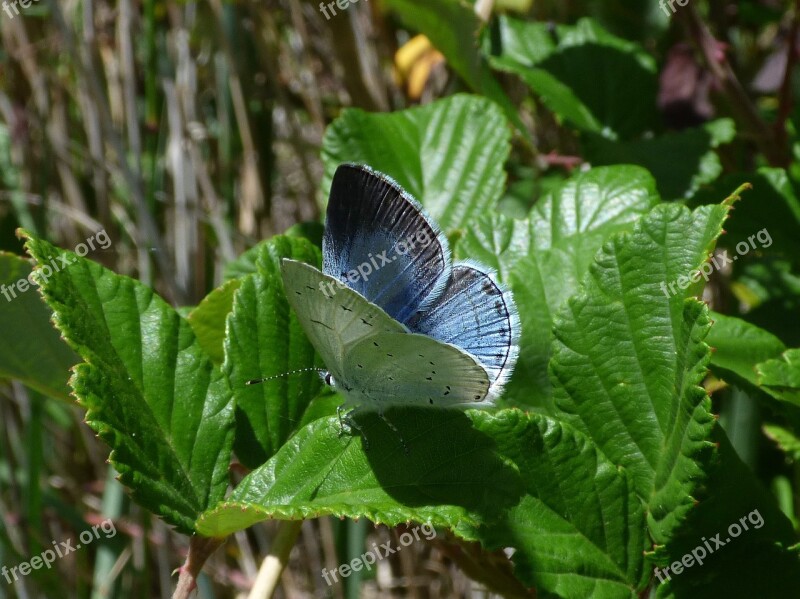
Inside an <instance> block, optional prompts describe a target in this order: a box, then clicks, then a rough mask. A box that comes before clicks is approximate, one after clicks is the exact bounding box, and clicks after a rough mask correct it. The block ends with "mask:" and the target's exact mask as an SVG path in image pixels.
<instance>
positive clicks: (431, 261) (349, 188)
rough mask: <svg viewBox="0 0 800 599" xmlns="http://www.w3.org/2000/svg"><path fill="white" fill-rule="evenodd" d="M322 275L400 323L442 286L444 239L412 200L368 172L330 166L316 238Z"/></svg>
mask: <svg viewBox="0 0 800 599" xmlns="http://www.w3.org/2000/svg"><path fill="white" fill-rule="evenodd" d="M322 253H323V269H322V270H323V272H324V273H325V274H327V275H330V276H332V277H334V278H336V279H339V280H340V281H342V282H345V281H346V282H347V285H348V286H350V287H352V288H353V289H354V290H356V291H358V292H359V293H360V294H361V295H363V296H364V297H365V298H366V299H368V300H369V301H371V302H374V303H375V304H377V305H379V306H380V307H381V308H383V309H384V310H385V311H386V313H387V314H389V315H390V316H392V317H393V318H395V319H396V320H398V321H400V322H404V321H405V320H406V319H407V318H408V317H410V316H411V315H412V314H414V313H415V312H416V311H418V310H421V309H424V308H425V307H426V306H427V305H428V304H430V303H431V302H432V301H433V300H435V299H436V296H438V295H439V293H441V291H442V290H443V289H444V285H445V283H446V282H447V278H448V277H449V275H450V250H449V248H448V244H447V239H446V238H445V237H444V235H442V233H441V231H440V230H439V227H438V226H436V224H434V223H433V222H432V221H431V220H429V219H428V217H427V216H426V215H425V211H424V210H423V209H422V206H420V205H419V204H418V203H417V202H416V201H415V200H414V199H413V198H412V197H411V196H409V195H408V194H407V193H406V192H405V191H403V189H402V188H400V186H398V185H397V184H396V183H395V182H394V181H392V180H391V179H390V178H389V177H387V176H385V175H383V174H381V173H377V172H375V171H373V170H372V169H370V168H369V167H365V166H359V165H352V164H345V165H342V166H340V167H339V168H338V169H336V174H335V175H334V178H333V182H332V184H331V195H330V199H329V200H328V209H327V219H326V222H325V235H324V237H323V240H322Z"/></svg>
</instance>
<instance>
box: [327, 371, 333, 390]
mask: <svg viewBox="0 0 800 599" xmlns="http://www.w3.org/2000/svg"><path fill="white" fill-rule="evenodd" d="M325 384H326V385H328V386H330V387H332V386H333V377H332V376H331V373H330V372H326V373H325Z"/></svg>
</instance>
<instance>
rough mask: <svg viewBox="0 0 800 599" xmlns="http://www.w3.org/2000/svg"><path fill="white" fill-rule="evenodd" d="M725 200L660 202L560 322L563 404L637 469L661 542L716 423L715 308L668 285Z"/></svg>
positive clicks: (601, 265) (680, 512)
mask: <svg viewBox="0 0 800 599" xmlns="http://www.w3.org/2000/svg"><path fill="white" fill-rule="evenodd" d="M728 209H729V202H727V201H726V203H725V204H724V205H720V206H708V207H703V209H698V210H696V211H695V212H694V213H691V212H690V211H689V210H687V209H686V208H684V207H682V206H679V205H674V204H673V205H660V206H657V207H656V208H655V209H653V210H652V211H651V212H650V213H649V214H648V215H647V216H645V217H644V218H642V219H641V220H640V221H639V222H638V223H637V224H636V226H635V228H634V230H633V232H632V233H630V234H626V235H620V236H616V237H614V238H613V239H612V240H611V241H610V242H609V243H607V244H606V245H605V246H604V247H603V250H602V252H600V254H599V255H598V257H597V259H596V262H595V263H594V264H593V265H592V267H591V268H590V269H589V274H588V276H587V277H586V278H585V279H584V289H583V291H581V292H580V293H579V294H578V295H577V296H574V297H572V298H570V300H569V301H568V302H567V305H566V306H565V307H564V308H563V309H562V310H561V311H560V313H559V315H558V317H557V318H556V324H555V327H554V333H555V342H554V349H553V358H552V360H551V365H550V366H551V373H552V378H553V385H554V399H555V403H556V406H557V407H558V408H559V409H560V410H561V411H562V412H563V414H564V417H565V419H566V420H567V421H569V422H571V423H573V424H574V425H575V426H576V427H578V428H579V430H582V431H584V432H585V433H586V434H587V435H589V437H591V438H592V439H593V440H594V442H595V443H597V444H598V446H599V447H600V449H601V450H602V451H603V453H604V454H605V455H606V456H608V457H609V459H611V460H612V462H613V463H615V464H618V465H620V466H623V467H625V468H626V469H627V470H628V471H629V472H630V474H631V476H632V478H633V481H634V484H635V488H636V491H637V494H638V495H639V497H640V498H642V499H643V500H644V501H645V502H646V503H647V512H648V514H647V518H648V525H649V527H650V533H651V536H652V537H653V539H654V540H655V541H656V542H659V543H663V542H665V540H667V539H669V538H670V535H671V533H672V531H673V530H674V529H675V527H676V525H677V524H678V523H679V522H680V521H681V520H682V518H683V517H684V516H685V513H686V512H687V511H688V510H689V509H690V508H691V506H692V494H693V493H694V492H695V490H696V488H697V485H698V484H699V481H700V480H701V479H702V476H703V470H702V465H701V464H702V460H703V459H705V456H706V454H707V452H708V450H709V448H710V444H709V442H708V441H707V440H706V439H707V437H708V435H709V432H710V429H711V426H712V423H713V417H712V415H711V413H710V400H709V398H708V396H707V395H706V393H705V391H704V390H703V388H702V387H700V383H701V381H702V380H703V377H704V376H705V372H706V367H707V364H708V361H709V354H710V351H709V348H708V346H707V345H706V344H705V343H703V340H704V338H705V336H706V334H707V332H708V328H709V326H710V320H709V317H708V313H707V309H706V307H705V305H704V304H702V303H700V302H698V301H696V300H694V299H690V300H685V299H684V296H683V295H680V294H678V295H675V296H670V297H667V296H666V295H665V294H664V293H663V291H662V287H663V285H664V283H665V282H669V281H673V280H676V279H677V277H678V276H681V275H684V274H685V273H689V272H690V271H691V270H693V269H695V268H697V267H698V266H699V265H700V264H701V263H702V262H703V261H704V260H705V259H706V257H707V255H708V253H709V251H710V250H711V249H712V248H713V245H714V242H715V241H716V238H717V237H718V236H719V234H720V232H721V231H722V223H723V221H724V219H725V216H726V215H727V213H728ZM692 291H694V290H693V289H688V290H687V292H686V293H687V295H688V294H689V293H691V292H692Z"/></svg>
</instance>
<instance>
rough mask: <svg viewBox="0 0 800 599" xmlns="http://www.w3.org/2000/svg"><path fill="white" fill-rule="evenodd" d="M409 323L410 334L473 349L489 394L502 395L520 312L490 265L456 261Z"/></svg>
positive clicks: (511, 362)
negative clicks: (428, 303)
mask: <svg viewBox="0 0 800 599" xmlns="http://www.w3.org/2000/svg"><path fill="white" fill-rule="evenodd" d="M407 324H408V328H409V329H410V330H411V331H412V332H414V333H421V334H423V335H429V336H431V337H433V338H434V339H438V340H439V341H442V342H444V343H450V344H453V345H456V346H458V347H460V348H462V349H463V350H464V351H465V352H469V353H470V354H472V355H473V356H474V357H475V358H477V359H478V360H479V361H480V363H481V365H482V366H483V367H484V368H485V369H486V371H487V373H488V375H489V381H490V383H491V389H490V392H489V397H488V399H490V400H491V399H494V398H495V397H497V396H498V395H499V394H500V392H501V391H502V388H503V385H504V384H505V382H506V381H507V379H508V377H509V376H510V374H511V371H512V370H513V368H514V364H515V363H516V361H517V354H518V353H519V345H518V344H519V315H518V313H517V307H516V305H515V304H514V299H513V297H512V296H511V292H510V291H508V290H507V289H505V288H503V287H502V286H501V285H500V284H498V283H497V282H496V281H495V280H494V279H493V277H492V275H491V272H490V271H489V270H488V269H486V268H483V267H481V266H479V265H477V264H472V263H469V262H463V263H459V264H456V265H454V266H453V272H452V275H451V277H450V280H449V281H448V284H447V286H446V287H445V290H444V292H443V293H442V294H441V295H440V296H439V297H438V298H437V299H436V301H435V303H434V304H433V305H431V306H430V307H429V308H428V310H427V311H425V312H423V313H419V314H416V315H415V316H414V317H412V318H411V319H410V320H409V321H408V323H407Z"/></svg>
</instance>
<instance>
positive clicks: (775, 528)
mask: <svg viewBox="0 0 800 599" xmlns="http://www.w3.org/2000/svg"><path fill="white" fill-rule="evenodd" d="M712 440H714V441H715V442H716V443H717V444H718V445H719V452H718V456H717V458H716V459H715V460H714V462H713V466H712V468H711V470H710V473H709V478H708V481H707V483H706V485H705V491H704V492H701V493H700V494H699V495H698V501H699V502H698V504H697V506H696V507H695V508H694V509H692V510H691V511H690V512H689V515H688V518H687V519H686V521H685V522H684V523H683V524H682V525H681V526H680V529H679V530H678V531H676V535H675V536H674V538H673V539H672V540H671V542H670V543H669V544H668V545H667V546H666V547H657V548H656V551H655V554H654V555H653V556H652V557H653V559H654V560H655V562H656V564H658V566H657V567H659V568H660V569H661V570H660V572H659V573H660V578H661V580H663V584H661V583H660V582H659V580H658V578H659V577H656V578H655V581H654V583H653V584H654V585H655V586H657V596H658V597H676V598H680V597H725V598H727V599H739V598H742V599H748V598H750V597H781V596H783V595H785V594H786V590H787V589H793V588H795V589H796V588H798V587H799V586H800V561H798V552H797V547H796V546H794V547H793V545H794V544H795V543H796V540H795V534H794V531H793V530H792V525H791V522H789V520H788V519H787V518H786V516H785V515H784V514H783V513H782V512H781V511H780V509H779V508H778V505H777V503H776V501H775V498H774V497H773V496H772V495H771V494H770V493H769V492H768V491H767V490H766V489H765V488H764V487H763V486H762V485H761V483H760V481H759V480H758V479H757V478H756V477H755V476H754V474H753V472H752V471H751V470H750V469H749V468H748V467H747V466H746V465H745V464H744V463H742V461H741V460H740V459H739V457H738V456H737V455H736V451H735V450H734V449H733V447H732V446H731V444H730V442H729V441H728V439H727V437H726V436H725V433H724V432H723V431H722V429H721V427H714V436H713V437H712ZM745 525H746V526H747V528H746V529H745ZM718 534H719V539H718V540H719V541H720V542H722V543H723V544H724V545H723V546H718V544H717V542H716V541H714V540H713V539H714V537H715V536H716V535H718ZM706 542H707V543H708V544H707V545H706ZM698 548H699V549H701V550H703V551H705V553H706V554H707V555H706V556H703V554H702V553H701V551H698ZM709 548H710V549H711V551H709ZM693 551H694V552H696V553H695V554H694V555H693V554H692V552H693ZM687 555H688V556H690V558H691V560H690V559H687V561H686V563H688V564H691V565H690V566H689V567H688V568H686V567H684V564H679V566H680V567H681V568H683V569H682V571H681V572H679V573H677V574H675V573H674V572H675V569H674V568H671V569H670V572H669V573H664V572H663V568H664V567H666V566H671V565H672V564H675V563H677V562H679V561H680V560H682V559H684V556H687ZM695 557H699V558H700V559H701V560H702V563H699V562H698V561H697V560H696V559H694V558H695Z"/></svg>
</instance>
